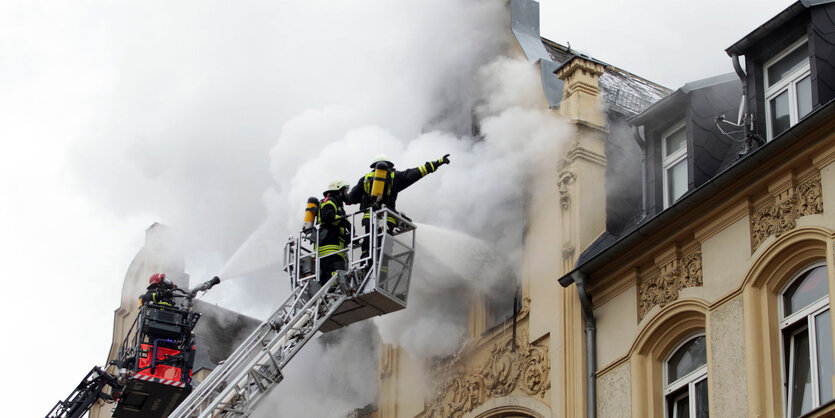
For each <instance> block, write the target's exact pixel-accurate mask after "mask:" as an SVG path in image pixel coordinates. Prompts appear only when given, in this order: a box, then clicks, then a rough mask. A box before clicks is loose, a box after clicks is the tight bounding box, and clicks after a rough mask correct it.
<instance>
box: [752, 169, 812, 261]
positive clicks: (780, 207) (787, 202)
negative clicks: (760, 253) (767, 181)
mask: <svg viewBox="0 0 835 418" xmlns="http://www.w3.org/2000/svg"><path fill="white" fill-rule="evenodd" d="M820 213H823V199H822V195H821V181H820V178H816V179H813V180H810V181H807V182H805V183H803V184H801V185H800V186H797V187H796V188H794V190H793V191H792V192H791V193H789V194H788V196H787V197H785V198H783V199H775V201H774V202H773V203H770V204H769V205H768V206H766V207H764V208H762V209H760V210H758V211H756V212H755V213H754V214H753V216H751V245H752V250H756V249H757V248H759V246H760V244H762V243H763V241H765V239H766V238H768V237H769V236H771V235H774V236H775V237H780V236H781V235H783V234H784V233H786V232H788V231H791V230H792V229H794V228H795V227H796V226H797V218H799V217H801V216H806V215H814V214H820Z"/></svg>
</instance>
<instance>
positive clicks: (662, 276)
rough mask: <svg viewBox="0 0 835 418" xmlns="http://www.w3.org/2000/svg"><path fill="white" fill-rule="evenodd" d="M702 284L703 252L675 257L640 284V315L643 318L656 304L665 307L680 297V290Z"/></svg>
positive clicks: (698, 251) (697, 251)
mask: <svg viewBox="0 0 835 418" xmlns="http://www.w3.org/2000/svg"><path fill="white" fill-rule="evenodd" d="M701 285H702V253H701V250H696V252H695V253H694V254H691V255H688V256H685V257H682V258H680V259H679V258H678V257H676V258H674V259H673V260H672V261H670V262H669V263H667V264H666V265H664V266H662V267H661V272H660V273H659V274H658V275H657V276H653V277H651V278H649V279H647V280H641V281H640V282H639V284H638V297H639V304H638V305H639V306H638V317H639V319H641V318H643V317H644V315H646V313H647V312H649V311H650V309H652V308H653V307H655V306H660V307H662V308H663V307H664V306H666V305H667V304H668V303H670V302H673V301H675V300H677V299H678V292H679V290H681V289H683V288H685V287H695V286H701Z"/></svg>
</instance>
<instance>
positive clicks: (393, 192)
mask: <svg viewBox="0 0 835 418" xmlns="http://www.w3.org/2000/svg"><path fill="white" fill-rule="evenodd" d="M380 163H382V166H383V167H384V169H385V171H386V175H387V178H386V179H385V187H384V190H383V191H382V196H381V198H379V199H378V198H375V197H374V196H372V186H373V183H374V178H375V172H377V171H379V169H380V168H381V164H380ZM444 164H449V154H446V155H444V156H443V157H441V158H439V159H437V160H436V161H428V162H426V163H425V164H422V165H420V166H417V167H415V168H409V169H406V170H403V171H395V170H394V164H393V163H392V162H391V160H389V158H388V157H386V156H385V155H384V154H380V155H377V156H376V157H374V160H373V161H372V162H371V169H372V170H371V172H370V173H368V174H366V175H365V176H363V177H361V178H360V179H359V181H358V182H357V185H356V186H354V188H353V189H351V192H350V193H348V203H349V204H355V203H359V204H360V210H361V211H367V210H368V209H369V208H372V209H379V208H380V207H381V206H382V205H385V206H386V207H387V208H388V209H391V210H393V211H397V207H396V206H395V205H396V203H397V194H398V193H400V192H401V191H403V189H405V188H407V187H409V186H411V185H412V184H414V183H415V182H416V181H418V180H420V179H422V178H423V177H425V176H426V175H427V174H429V173H434V172H435V171H437V170H438V168H440V167H441V166H442V165H444ZM369 217H370V214H369V213H368V212H366V213H365V214H364V215H363V218H362V224H363V226H365V227H366V230H367V228H368V225H367V224H368V218H369ZM387 225H388V230H389V231H391V230H392V229H394V227H395V226H396V221H395V220H394V218H392V217H389V218H388V219H387Z"/></svg>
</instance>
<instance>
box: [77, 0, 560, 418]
mask: <svg viewBox="0 0 835 418" xmlns="http://www.w3.org/2000/svg"><path fill="white" fill-rule="evenodd" d="M195 6H196V4H195V3H189V2H186V3H178V4H176V5H170V6H167V7H171V8H173V9H174V10H172V13H169V14H162V15H157V14H153V13H151V12H149V10H152V9H151V8H148V9H145V8H136V10H132V11H121V12H119V14H117V13H116V12H113V13H114V14H113V15H112V16H110V17H111V18H112V20H111V21H112V22H113V25H114V27H113V28H112V31H113V34H111V36H110V37H109V38H108V39H107V40H105V41H102V43H103V44H104V46H103V48H106V49H108V50H110V51H112V52H113V54H115V56H116V58H117V59H115V60H114V62H113V67H114V68H113V72H112V73H110V74H108V75H109V76H110V77H105V79H106V80H108V81H109V83H110V86H109V87H112V93H109V95H108V97H107V100H108V102H109V104H110V106H108V109H109V113H107V114H105V115H103V116H102V118H101V120H100V121H99V122H98V123H97V129H96V130H94V132H93V133H92V134H91V135H90V136H89V138H87V140H86V141H84V142H83V143H82V144H81V145H79V146H78V147H77V148H76V149H75V154H74V158H73V164H74V167H75V170H76V172H77V174H78V178H79V185H80V187H83V188H85V189H86V191H87V192H88V193H89V194H90V195H91V196H94V197H96V198H97V199H99V200H101V201H102V202H104V203H105V204H107V205H109V206H111V207H113V208H114V210H115V211H116V212H118V213H123V214H126V215H131V214H137V213H142V214H152V215H155V216H157V217H158V218H159V219H160V221H161V222H163V223H166V224H170V225H174V226H176V227H177V228H178V229H181V230H182V231H183V235H185V236H186V237H188V239H187V242H186V243H185V244H184V246H185V247H186V248H185V252H186V253H188V254H190V255H189V256H188V258H187V266H186V268H187V271H188V272H189V273H191V274H192V277H195V278H196V279H197V281H203V280H206V279H208V278H209V277H211V276H212V275H214V272H218V271H219V272H220V276H221V279H222V280H223V281H222V283H221V285H220V286H218V287H216V288H215V289H213V290H212V292H209V293H207V295H206V297H205V300H206V301H208V302H215V303H219V304H221V305H223V306H226V307H229V308H232V309H235V310H238V311H241V312H244V313H247V314H250V315H255V316H257V317H261V318H263V317H265V316H266V314H267V313H269V311H270V310H271V309H270V308H272V309H274V307H275V306H277V305H278V304H279V303H280V302H281V301H282V300H283V298H284V297H286V295H287V294H288V293H289V289H287V285H286V282H285V281H284V274H283V273H281V272H280V271H279V270H278V266H277V263H278V262H280V260H281V249H282V248H283V245H284V242H285V240H286V239H287V236H289V235H290V234H292V233H295V232H296V231H298V228H299V226H300V225H301V219H302V215H303V209H304V207H305V202H306V200H307V197H309V196H317V197H319V196H321V192H322V190H324V188H325V186H326V185H327V184H328V183H329V182H330V181H332V180H334V179H343V180H346V181H348V182H349V183H352V184H354V183H356V181H357V179H359V178H360V177H361V176H363V175H364V174H365V173H366V172H367V171H368V164H369V163H370V161H371V159H372V157H373V156H374V155H376V154H379V153H385V154H387V155H388V156H389V157H390V159H391V160H392V161H393V162H395V164H396V168H398V169H405V168H409V167H415V166H418V165H420V164H423V163H424V162H426V161H432V160H436V159H438V158H440V157H441V156H443V155H444V154H451V157H450V158H451V160H452V164H450V165H449V166H444V167H442V168H440V169H439V171H438V172H437V173H435V174H431V175H429V176H427V177H426V178H424V179H422V180H420V181H419V182H418V183H416V184H414V185H413V186H411V188H409V189H408V190H406V191H405V192H403V193H402V194H401V196H400V198H399V202H398V208H399V209H400V210H402V211H404V212H405V213H407V214H408V215H409V216H410V217H412V218H413V219H415V220H416V221H419V222H420V223H421V226H420V229H419V230H418V241H419V242H418V250H417V251H418V253H417V260H416V265H415V269H414V273H413V281H412V288H411V294H410V299H409V307H408V308H407V309H405V310H403V311H401V312H398V313H396V314H393V315H390V316H386V317H380V318H378V319H376V320H375V321H373V324H374V325H375V327H374V328H373V329H372V328H371V322H369V323H366V324H357V325H355V326H352V327H349V328H348V329H346V330H345V331H344V332H341V333H338V334H336V335H335V336H331V335H327V336H326V337H327V338H328V341H330V342H328V343H326V344H324V346H323V345H321V344H320V345H315V344H312V345H311V347H315V348H308V349H306V350H303V351H302V353H301V354H300V355H299V357H298V358H297V359H296V360H295V361H294V362H293V364H292V368H293V369H294V370H298V372H290V371H289V370H288V372H287V378H286V380H285V382H284V384H282V385H280V386H279V388H278V389H277V391H276V393H275V395H274V396H273V397H272V398H271V399H268V400H267V402H268V403H271V404H272V405H273V406H274V407H273V408H265V409H266V410H268V411H270V413H277V414H278V415H279V416H341V415H344V414H345V413H346V412H348V411H350V410H351V409H353V408H357V407H362V406H364V403H363V402H365V403H368V402H371V401H373V399H374V395H375V394H376V386H375V382H376V379H377V376H376V352H375V347H376V345H377V343H376V339H375V338H377V337H375V335H377V334H378V335H379V338H380V339H381V341H383V342H385V343H390V344H394V345H397V346H400V347H403V348H404V349H405V350H406V351H407V352H408V353H409V354H410V355H411V356H412V357H414V358H416V359H419V360H420V359H429V358H432V357H436V356H445V355H449V354H451V353H453V352H455V351H456V350H457V349H458V347H460V345H461V343H462V342H463V341H464V339H465V338H466V333H467V323H468V322H467V318H468V305H469V302H470V298H471V295H472V293H473V292H474V291H477V292H481V293H485V294H491V293H497V292H499V291H500V290H501V293H502V294H507V295H506V297H507V298H509V297H510V295H511V294H512V289H513V288H514V287H515V284H516V282H517V278H516V273H517V270H518V268H517V267H516V266H518V262H519V261H520V253H521V249H522V238H523V234H524V228H525V201H526V197H527V195H528V193H531V192H533V191H531V190H529V188H528V186H527V185H528V184H529V183H530V180H531V176H533V175H534V174H533V173H536V172H537V171H538V170H539V169H540V168H541V167H543V166H547V165H552V164H555V161H554V159H555V157H556V156H557V155H558V152H557V151H558V149H559V147H560V146H561V138H565V137H567V135H568V128H567V126H566V125H565V124H563V123H562V122H561V121H559V120H558V119H556V118H555V117H554V116H553V114H552V112H551V111H549V110H548V109H547V105H546V104H545V101H544V99H543V97H542V93H541V86H540V74H539V70H538V69H537V68H535V67H534V66H533V65H531V64H530V63H528V62H527V61H525V60H523V59H513V58H509V57H507V56H505V55H504V54H505V52H506V51H508V50H509V47H510V45H511V42H512V40H511V39H510V31H509V16H508V10H507V9H506V4H505V2H504V1H501V0H493V1H481V0H455V1H449V0H429V1H423V2H418V3H408V2H407V3H402V2H388V1H384V0H361V1H356V2H350V3H339V2H337V3H333V2H325V1H317V0H313V1H307V2H297V3H281V4H272V3H259V4H257V5H254V6H253V7H251V8H240V7H235V6H234V5H221V4H214V5H213V6H212V7H195ZM187 10H192V11H195V10H196V11H197V12H195V13H193V14H189V13H186V11H187ZM125 13H132V15H131V18H130V19H127V18H126V15H125ZM173 16H176V17H177V18H176V19H175V18H174V17H173ZM138 22H142V23H141V24H140V23H138ZM122 24H123V25H122ZM233 28H234V29H235V30H240V29H241V28H253V29H252V30H251V31H249V30H246V29H244V33H242V34H241V33H235V36H234V37H233V36H230V32H229V31H231V30H233ZM171 38H176V39H178V40H180V42H176V43H174V42H169V39H171ZM231 39H235V42H232V41H230V40H231ZM123 46H124V47H123ZM151 51H153V55H154V56H157V57H158V56H163V57H165V58H166V59H163V60H160V59H159V58H156V59H154V60H150V59H148V58H149V57H150V56H151V55H152V54H151ZM137 68H139V69H141V71H136V69H137ZM125 74H129V75H131V77H130V78H123V77H122V75H125ZM124 115H130V116H131V120H132V121H133V122H134V123H133V124H132V125H130V126H125V125H124V124H123V120H122V116H124ZM222 260H228V261H227V262H223V261H222ZM204 276H205V277H204ZM236 277H243V278H246V279H247V280H242V279H235V280H228V279H232V278H236ZM276 277H278V278H279V280H275V278H276ZM360 340H362V341H361V342H360ZM349 365H350V367H348V366H349ZM354 366H356V367H354ZM358 387H363V388H364V389H367V390H362V391H359V389H357V388H358ZM320 395H321V396H320ZM366 401H367V402H366ZM276 411H278V412H276ZM300 411H301V412H300Z"/></svg>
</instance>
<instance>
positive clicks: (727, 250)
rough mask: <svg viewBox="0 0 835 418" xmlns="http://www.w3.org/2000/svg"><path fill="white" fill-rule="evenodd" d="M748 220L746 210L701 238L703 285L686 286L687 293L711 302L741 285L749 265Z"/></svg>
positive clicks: (749, 237) (749, 235)
mask: <svg viewBox="0 0 835 418" xmlns="http://www.w3.org/2000/svg"><path fill="white" fill-rule="evenodd" d="M744 207H745V208H746V209H747V206H744ZM750 223H751V221H750V219H749V217H748V215H747V210H746V213H745V214H744V215H743V216H742V217H741V218H740V219H738V220H737V221H736V222H733V223H732V224H730V225H728V226H727V227H725V228H724V229H722V230H720V231H718V232H717V233H716V234H715V235H713V236H711V237H709V238H706V239H704V241H702V244H701V246H702V273H703V276H702V277H703V283H704V284H703V287H701V288H688V289H687V290H688V291H692V293H690V295H692V296H695V297H700V298H702V299H704V300H706V301H708V303H714V302H716V301H717V300H719V299H721V298H723V297H725V296H727V295H728V294H729V293H731V292H733V291H736V290H737V289H738V288H739V287H740V285H742V279H743V278H744V277H745V271H746V270H747V269H748V267H749V266H750V264H751V262H750V258H751V233H750V228H749V225H750Z"/></svg>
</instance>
